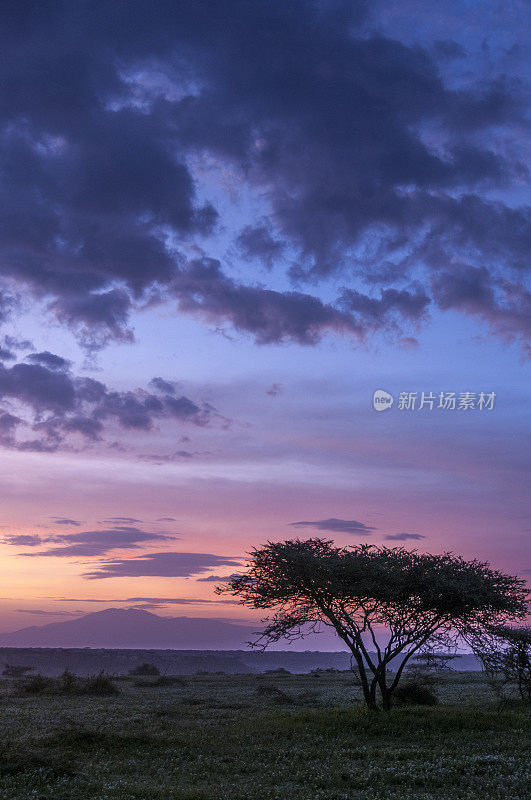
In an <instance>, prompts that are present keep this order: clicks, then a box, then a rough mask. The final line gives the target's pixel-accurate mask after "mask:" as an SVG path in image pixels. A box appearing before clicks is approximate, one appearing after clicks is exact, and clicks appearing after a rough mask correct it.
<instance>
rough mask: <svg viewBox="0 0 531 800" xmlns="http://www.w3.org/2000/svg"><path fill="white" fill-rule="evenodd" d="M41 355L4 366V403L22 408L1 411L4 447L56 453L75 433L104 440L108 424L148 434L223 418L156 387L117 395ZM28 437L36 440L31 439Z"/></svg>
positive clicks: (0, 379)
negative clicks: (164, 426)
mask: <svg viewBox="0 0 531 800" xmlns="http://www.w3.org/2000/svg"><path fill="white" fill-rule="evenodd" d="M37 355H38V356H39V363H32V364H25V363H17V364H14V365H13V366H9V367H7V366H5V365H4V364H2V363H1V362H0V401H3V402H4V403H9V406H10V407H11V408H12V407H13V406H16V408H17V414H12V413H11V412H8V411H7V410H5V409H1V408H0V443H1V444H2V445H3V446H4V447H10V448H14V449H18V450H27V451H29V450H33V451H37V452H54V451H56V450H59V449H61V448H64V447H66V446H67V442H68V437H69V436H70V435H71V434H78V435H79V436H80V437H81V440H82V441H83V442H85V443H90V442H97V441H99V440H101V438H102V435H103V433H104V431H105V426H106V425H112V424H114V425H118V426H119V427H120V428H122V429H123V430H129V431H149V430H151V429H152V428H153V426H154V424H155V423H156V422H157V421H159V420H164V419H166V420H170V421H173V422H178V423H188V424H191V425H196V426H200V427H204V426H207V425H209V424H211V423H212V422H213V421H214V419H216V417H217V416H218V415H217V414H216V411H215V409H214V408H213V407H212V406H210V405H209V404H208V403H205V402H197V403H196V402H194V401H192V400H190V399H189V398H188V397H185V396H184V395H180V396H177V395H176V393H175V391H172V392H171V393H169V394H168V393H164V391H160V385H159V386H158V387H157V386H155V388H156V390H157V391H156V392H155V393H153V392H147V391H143V390H140V389H138V390H135V391H121V392H117V391H112V390H110V389H109V388H108V387H107V386H106V385H105V384H104V383H101V382H100V381H97V380H94V379H93V378H79V377H76V376H74V375H73V374H72V373H71V371H70V370H69V368H68V366H67V362H66V361H65V360H64V359H62V358H61V357H60V356H56V355H54V354H52V353H45V354H43V353H40V354H37ZM43 356H45V358H42V357H43ZM43 361H44V362H46V363H45V364H43V363H42V362H43ZM224 424H225V425H226V424H227V420H224ZM29 432H31V433H32V434H33V438H27V436H26V434H27V433H29ZM118 521H120V520H118ZM124 521H125V522H127V521H133V522H134V521H135V520H129V519H127V518H126V519H124ZM62 524H75V521H70V523H69V522H63V523H62Z"/></svg>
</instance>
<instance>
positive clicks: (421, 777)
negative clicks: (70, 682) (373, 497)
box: [0, 673, 531, 800]
mask: <svg viewBox="0 0 531 800" xmlns="http://www.w3.org/2000/svg"><path fill="white" fill-rule="evenodd" d="M185 680H186V683H185V685H179V684H177V685H170V686H160V687H155V686H145V687H140V686H135V685H134V684H135V681H134V680H133V679H121V680H118V681H116V685H117V686H119V687H120V690H121V691H120V693H119V694H117V695H114V696H110V697H98V696H69V695H58V694H53V693H52V694H39V695H24V694H22V693H20V691H17V689H16V683H15V682H10V681H2V682H0V683H1V692H2V697H1V707H0V719H1V721H2V744H1V753H0V797H1V798H2V800H32V799H35V798H39V799H40V800H89V798H90V800H250V799H251V798H253V800H254V798H257V799H258V798H260V800H273V798H274V800H288V799H289V800H318V798H326V800H343V799H344V798H355V799H356V800H377V799H378V800H380V799H381V800H406V798H415V800H502V798H503V800H523V798H526V797H528V796H529V786H530V785H531V783H530V781H531V767H530V764H529V758H528V753H529V750H530V748H529V745H530V736H529V732H530V726H529V715H528V714H527V713H526V710H525V708H524V707H523V706H518V705H513V706H511V707H509V708H505V709H504V710H500V708H499V707H498V706H497V705H496V701H495V699H494V698H493V696H492V694H491V693H490V690H489V689H488V687H487V686H486V685H485V683H484V679H483V676H482V675H481V673H454V674H453V675H452V676H451V677H447V678H446V679H445V681H444V683H443V684H442V685H440V686H439V688H438V690H437V691H438V694H439V700H440V702H439V705H438V706H436V707H430V708H424V707H422V708H421V707H415V706H413V707H404V708H397V709H395V710H393V711H392V712H391V713H389V714H381V713H380V714H372V715H371V714H368V713H367V712H366V711H365V710H364V708H363V707H362V705H361V702H360V697H359V691H358V690H357V689H356V687H355V686H354V685H353V681H352V676H351V675H350V674H349V673H324V674H322V675H320V676H315V675H289V674H288V675H254V676H253V675H248V676H237V675H234V676H230V675H197V676H193V677H190V678H189V677H187V678H186V679H185ZM145 682H149V681H145Z"/></svg>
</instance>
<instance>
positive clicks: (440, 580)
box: [216, 538, 527, 710]
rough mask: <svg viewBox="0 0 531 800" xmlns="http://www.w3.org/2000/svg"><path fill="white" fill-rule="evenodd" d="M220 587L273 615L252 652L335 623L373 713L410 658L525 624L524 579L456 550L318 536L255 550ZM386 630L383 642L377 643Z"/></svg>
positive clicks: (388, 700)
mask: <svg viewBox="0 0 531 800" xmlns="http://www.w3.org/2000/svg"><path fill="white" fill-rule="evenodd" d="M216 591H217V592H218V593H219V594H221V593H225V592H229V593H231V594H233V595H235V596H237V597H239V598H240V600H241V601H242V603H243V604H245V605H248V606H252V607H253V608H257V609H267V610H268V611H270V612H271V614H270V616H269V617H268V618H267V619H266V620H265V622H266V623H267V625H266V627H265V629H264V631H263V632H262V633H261V634H260V635H259V636H258V637H257V639H255V641H254V642H251V644H252V645H253V646H255V647H261V648H262V649H264V648H265V647H267V645H268V644H270V643H272V642H277V641H279V640H280V639H287V640H292V639H295V638H300V637H302V636H304V635H306V634H307V633H308V632H310V631H315V630H319V629H321V627H322V625H325V626H331V627H332V628H333V629H334V630H335V632H336V633H337V635H338V636H339V638H340V639H341V640H342V641H343V642H344V643H345V644H346V645H347V647H348V648H349V650H350V651H351V653H352V661H353V667H355V668H357V672H358V674H359V678H360V683H361V687H362V690H363V695H364V698H365V702H366V704H367V707H368V708H369V709H371V710H376V709H377V708H378V704H377V691H378V690H379V692H380V696H381V704H382V708H383V709H384V710H389V709H390V708H391V705H392V698H393V693H394V691H395V689H396V687H397V686H398V684H399V681H400V678H401V675H402V672H403V670H404V668H405V666H406V664H407V662H408V661H409V659H410V658H412V657H413V656H414V655H415V653H418V652H421V651H422V650H423V649H424V648H426V649H432V648H434V647H436V648H438V649H439V648H446V649H448V648H451V647H453V646H455V645H456V643H457V641H458V639H459V637H461V638H463V639H465V640H468V639H469V638H470V639H472V638H474V639H475V640H476V641H477V640H478V639H479V638H480V637H481V634H482V631H483V630H486V629H492V627H493V626H495V625H500V624H504V623H506V621H507V620H510V619H511V620H517V619H522V618H523V617H524V616H525V613H526V604H525V598H526V594H527V593H526V591H525V589H524V582H523V581H520V580H518V579H517V578H513V577H511V576H508V575H504V574H502V573H500V572H497V571H495V570H492V569H490V567H489V565H488V564H486V563H483V562H480V561H476V560H474V561H465V560H464V559H463V558H461V557H460V556H457V555H454V554H452V553H444V554H442V555H430V554H428V553H418V552H416V551H408V550H405V549H404V548H401V547H395V548H387V547H377V546H375V545H369V544H360V545H357V546H354V547H336V546H335V545H334V543H333V541H331V540H327V539H319V538H314V539H309V540H306V541H301V540H298V539H295V540H290V541H285V542H276V543H274V542H268V543H267V544H266V545H264V546H262V547H260V548H255V549H254V550H253V552H252V553H251V554H250V560H249V564H248V569H247V572H246V573H245V574H242V575H238V576H235V577H234V578H233V579H232V580H231V581H229V583H228V584H227V585H226V586H220V587H217V589H216ZM382 627H383V628H384V629H385V630H386V631H387V641H386V643H385V644H382V643H381V642H380V640H379V637H377V631H380V629H381V628H382ZM391 664H392V666H393V670H395V672H394V673H393V674H392V675H391V676H390V675H389V667H390V665H391Z"/></svg>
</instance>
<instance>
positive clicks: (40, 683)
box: [20, 673, 54, 694]
mask: <svg viewBox="0 0 531 800" xmlns="http://www.w3.org/2000/svg"><path fill="white" fill-rule="evenodd" d="M53 684H54V682H53V680H52V678H47V677H46V676H45V675H41V674H40V673H37V675H33V676H32V677H31V678H28V679H27V680H25V681H24V682H23V683H22V685H21V687H20V689H21V691H22V692H24V693H25V694H44V692H48V691H50V689H52V688H53Z"/></svg>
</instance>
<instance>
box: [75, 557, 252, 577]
mask: <svg viewBox="0 0 531 800" xmlns="http://www.w3.org/2000/svg"><path fill="white" fill-rule="evenodd" d="M239 564H240V559H234V558H229V557H227V556H217V555H212V554H211V553H175V552H165V553H149V554H147V555H142V556H136V557H135V558H130V559H128V558H123V559H113V560H110V561H105V562H103V563H102V564H101V565H100V566H99V568H98V569H97V570H95V571H93V572H86V573H85V577H86V578H89V579H97V578H125V577H132V578H135V577H144V576H158V577H165V578H183V577H189V576H190V575H197V574H200V573H202V572H206V571H207V570H209V569H212V568H215V567H221V566H229V567H237V566H239Z"/></svg>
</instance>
